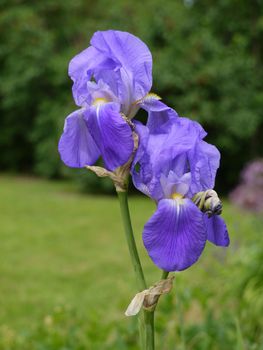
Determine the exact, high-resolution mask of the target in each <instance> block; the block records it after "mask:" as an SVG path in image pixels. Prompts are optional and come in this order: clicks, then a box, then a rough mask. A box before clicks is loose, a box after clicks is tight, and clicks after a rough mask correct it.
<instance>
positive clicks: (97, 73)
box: [59, 30, 152, 170]
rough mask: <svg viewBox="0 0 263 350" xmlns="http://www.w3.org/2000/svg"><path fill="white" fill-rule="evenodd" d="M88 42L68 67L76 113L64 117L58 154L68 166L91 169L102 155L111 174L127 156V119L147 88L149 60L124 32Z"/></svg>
mask: <svg viewBox="0 0 263 350" xmlns="http://www.w3.org/2000/svg"><path fill="white" fill-rule="evenodd" d="M90 43H91V46H89V47H88V48H87V49H85V50H84V51H82V52H81V53H80V54H78V55H77V56H75V57H74V58H73V59H72V60H71V62H70V64H69V76H70V77H71V79H72V80H73V82H74V84H73V89H72V90H73V97H74V100H75V103H76V104H77V105H78V106H79V107H80V109H78V110H77V111H75V112H73V113H71V114H70V115H69V116H68V117H67V118H66V121H65V125H64V132H63V134H62V136H61V138H60V141H59V152H60V155H61V158H62V160H63V162H64V163H65V164H66V165H68V166H70V167H77V168H80V167H84V166H85V165H92V164H94V163H95V162H96V161H97V159H98V158H99V157H100V156H102V158H103V160H104V163H105V166H106V168H107V169H109V170H114V169H115V168H117V167H119V166H121V165H123V164H124V163H126V162H127V161H128V159H129V158H130V156H131V153H132V151H133V147H134V141H133V137H132V129H131V127H130V125H129V123H128V122H127V120H129V119H131V118H133V117H134V115H135V114H136V112H137V111H138V109H139V108H140V104H141V103H142V102H143V101H144V99H145V97H146V95H147V94H148V93H149V91H150V89H151V86H152V56H151V53H150V51H149V49H148V48H147V46H146V45H145V44H144V43H143V42H142V41H141V40H139V39H138V38H136V37H135V36H134V35H132V34H129V33H126V32H120V31H113V30H108V31H102V32H100V31H99V32H96V33H95V34H94V35H93V37H92V39H91V42H90Z"/></svg>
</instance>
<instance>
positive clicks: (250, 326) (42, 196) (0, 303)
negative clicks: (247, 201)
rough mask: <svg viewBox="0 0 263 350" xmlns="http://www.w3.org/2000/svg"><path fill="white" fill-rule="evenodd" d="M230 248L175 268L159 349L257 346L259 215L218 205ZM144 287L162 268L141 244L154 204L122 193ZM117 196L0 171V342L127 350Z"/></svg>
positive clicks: (132, 336) (129, 293)
mask: <svg viewBox="0 0 263 350" xmlns="http://www.w3.org/2000/svg"><path fill="white" fill-rule="evenodd" d="M224 204H225V206H224V214H223V216H224V218H225V220H226V222H227V224H228V227H229V232H230V236H231V246H230V247H229V248H228V249H222V248H217V247H214V246H213V245H211V244H210V243H208V244H207V246H206V249H205V252H204V254H203V255H202V257H201V259H200V260H199V262H198V263H197V264H195V265H194V266H193V267H191V268H190V269H188V270H187V271H184V272H182V273H178V274H176V278H175V286H174V289H173V291H172V293H171V294H170V295H169V296H165V297H163V299H162V300H161V302H160V305H159V307H158V311H157V315H156V328H157V333H158V334H157V339H158V341H157V349H158V350H159V349H162V350H173V349H176V350H178V349H181V350H186V349H197V350H199V349H200V350H201V349H202V350H203V349H204V350H206V349H207V350H210V349H218V350H219V349H220V350H221V349H229V350H230V349H231V350H232V349H251V350H252V349H255V350H257V349H261V350H262V349H263V335H262V331H261V330H262V328H261V327H263V321H262V313H263V282H262V280H263V267H262V266H263V242H262V240H263V235H262V233H263V229H262V217H260V216H259V215H257V216H255V215H252V214H249V213H247V212H244V211H242V210H240V209H237V208H235V207H233V206H231V205H230V204H228V203H227V202H226V203H224ZM130 208H131V215H132V218H133V224H134V229H135V233H136V239H137V242H138V246H139V251H140V254H141V256H142V262H143V266H144V268H145V271H146V275H147V282H148V284H149V285H151V284H152V283H154V282H156V281H158V279H159V278H160V271H158V269H157V268H155V267H154V266H153V265H152V263H151V261H150V259H149V258H148V256H147V254H146V252H145V250H144V248H143V246H142V242H141V232H142V228H143V225H144V223H145V221H146V220H147V219H148V218H149V216H150V215H151V213H152V212H153V210H154V204H153V203H152V202H151V201H150V200H149V199H147V198H144V197H142V196H140V197H136V196H133V197H132V198H131V199H130ZM118 209H119V208H118V202H117V200H116V198H115V197H109V196H96V195H92V196H91V195H82V194H79V193H78V192H77V191H76V189H75V188H74V186H73V185H72V184H70V183H67V182H47V181H43V180H38V179H33V178H22V177H20V178H17V177H10V176H1V177H0V218H1V226H0V240H1V244H0V349H1V350H2V349H3V350H13V349H14V350H58V349H59V350H73V349H74V350H84V349H85V350H89V349H91V350H97V349H100V350H104V349H111V350H126V349H134V350H136V349H138V347H137V346H136V334H137V333H136V322H135V319H131V318H129V319H127V318H125V316H124V311H125V308H126V306H127V305H128V303H129V301H130V299H131V298H132V297H133V296H134V294H135V293H136V285H135V278H134V275H133V271H132V268H131V263H130V259H129V255H128V250H127V247H126V242H125V237H124V233H123V230H122V225H121V222H120V214H119V211H118Z"/></svg>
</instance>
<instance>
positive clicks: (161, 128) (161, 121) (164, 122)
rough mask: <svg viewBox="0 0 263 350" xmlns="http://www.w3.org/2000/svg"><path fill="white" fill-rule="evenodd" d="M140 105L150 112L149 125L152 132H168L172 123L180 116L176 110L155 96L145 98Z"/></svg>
mask: <svg viewBox="0 0 263 350" xmlns="http://www.w3.org/2000/svg"><path fill="white" fill-rule="evenodd" d="M140 107H141V108H143V109H144V110H146V111H147V112H148V121H147V127H148V128H149V131H150V133H151V134H156V133H158V134H161V133H163V132H167V130H168V128H170V124H171V123H172V122H174V121H175V120H176V118H178V117H179V116H178V114H177V113H176V111H175V110H173V109H172V108H170V107H168V106H166V104H164V103H163V102H161V101H160V100H158V99H155V98H150V99H147V98H146V99H143V101H142V103H140Z"/></svg>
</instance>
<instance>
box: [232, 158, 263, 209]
mask: <svg viewBox="0 0 263 350" xmlns="http://www.w3.org/2000/svg"><path fill="white" fill-rule="evenodd" d="M229 197H230V200H231V202H232V203H234V204H237V205H239V206H240V207H242V208H244V209H248V210H251V211H255V212H261V211H263V159H257V160H254V161H252V162H250V163H248V164H247V165H246V167H245V168H244V170H243V171H242V172H241V183H240V184H239V185H238V186H237V187H236V188H235V189H234V190H233V191H232V192H231V193H230V196H229Z"/></svg>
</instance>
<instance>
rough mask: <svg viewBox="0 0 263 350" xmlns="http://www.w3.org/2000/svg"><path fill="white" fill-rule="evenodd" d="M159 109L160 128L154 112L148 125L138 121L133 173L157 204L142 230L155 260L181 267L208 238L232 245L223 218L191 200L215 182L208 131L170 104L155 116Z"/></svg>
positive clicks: (215, 157) (195, 257) (215, 166)
mask: <svg viewBox="0 0 263 350" xmlns="http://www.w3.org/2000/svg"><path fill="white" fill-rule="evenodd" d="M151 113H152V112H151ZM160 113H162V119H163V124H162V127H160V126H158V127H156V125H155V124H154V118H153V115H152V116H150V117H151V119H152V120H151V119H150V120H149V122H148V125H147V126H144V125H142V124H140V123H138V122H137V123H136V130H137V133H138V134H139V136H140V146H139V149H138V151H137V154H136V156H135V159H134V162H133V166H132V177H133V182H134V185H135V186H136V187H137V189H139V190H140V191H142V192H143V193H145V194H146V195H148V196H149V197H151V198H152V199H154V200H155V201H156V203H157V209H156V211H155V213H154V214H153V216H152V217H151V218H150V220H149V221H148V222H147V223H146V225H145V227H144V231H143V241H144V245H145V247H146V249H147V251H148V253H149V255H150V257H151V259H152V260H153V262H154V263H155V264H156V265H157V266H158V267H159V268H161V269H163V270H165V271H180V270H184V269H186V268H188V267H189V266H191V265H192V264H194V263H195V262H196V261H197V260H198V258H199V257H200V255H201V253H202V251H203V249H204V247H205V244H206V241H207V240H209V241H211V242H212V243H214V244H216V245H219V246H227V245H228V244H229V237H228V232H227V228H226V225H225V223H224V221H223V219H222V218H221V217H219V216H216V215H215V216H212V217H208V215H207V214H205V213H203V212H202V211H201V210H200V209H199V208H198V207H197V206H196V205H195V204H194V203H193V201H192V200H191V199H192V197H193V196H194V195H195V194H196V193H197V192H201V191H206V190H208V189H212V188H213V187H214V181H215V176H216V171H217V169H218V167H219V160H220V154H219V151H218V150H217V148H216V147H214V146H212V145H210V144H208V143H207V142H205V141H203V138H204V137H205V136H206V132H205V131H204V129H203V128H202V127H201V126H200V125H199V124H198V123H197V122H194V121H191V120H189V119H187V118H182V117H178V116H177V114H176V113H175V112H173V110H171V109H168V108H167V109H166V110H165V109H163V110H159V111H157V110H156V115H155V116H159V117H160V116H161V115H160ZM158 119H159V118H157V119H155V122H157V123H158Z"/></svg>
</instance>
